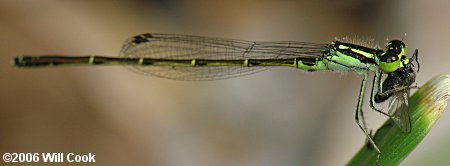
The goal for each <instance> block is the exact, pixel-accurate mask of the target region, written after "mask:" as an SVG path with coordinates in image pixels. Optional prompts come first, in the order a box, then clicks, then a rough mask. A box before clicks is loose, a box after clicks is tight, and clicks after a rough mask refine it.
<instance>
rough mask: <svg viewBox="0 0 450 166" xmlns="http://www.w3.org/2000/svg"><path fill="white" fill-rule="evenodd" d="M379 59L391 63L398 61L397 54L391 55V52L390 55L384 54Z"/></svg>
mask: <svg viewBox="0 0 450 166" xmlns="http://www.w3.org/2000/svg"><path fill="white" fill-rule="evenodd" d="M380 60H381V61H382V62H387V63H391V62H395V61H398V60H399V58H398V56H395V55H391V54H390V55H384V56H382V57H381V59H380Z"/></svg>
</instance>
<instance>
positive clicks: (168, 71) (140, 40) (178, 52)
mask: <svg viewBox="0 0 450 166" xmlns="http://www.w3.org/2000/svg"><path fill="white" fill-rule="evenodd" d="M327 48H328V45H327V44H313V43H305V42H292V41H286V42H251V41H244V40H234V39H222V38H212V37H199V36H190V35H174V34H142V35H138V36H135V37H132V38H130V39H128V40H127V41H126V42H125V44H124V46H123V48H122V50H121V52H120V56H121V57H130V58H141V57H143V58H159V59H185V60H191V59H212V60H239V59H241V60H243V59H280V58H293V57H320V56H321V55H322V53H323V52H324V51H326V50H327ZM130 68H132V70H134V71H137V72H139V73H143V74H149V75H152V76H157V77H164V78H169V79H176V80H216V79H224V78H230V77H236V76H241V75H246V74H251V73H254V72H258V71H261V70H264V69H267V68H270V67H267V66H265V67H263V66H254V67H245V66H217V67H211V66H209V67H208V66H196V67H172V66H167V67H165V66H131V67H130Z"/></svg>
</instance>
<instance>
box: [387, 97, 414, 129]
mask: <svg viewBox="0 0 450 166" xmlns="http://www.w3.org/2000/svg"><path fill="white" fill-rule="evenodd" d="M408 98H409V90H404V91H401V92H397V93H395V94H394V95H393V96H391V99H390V101H389V106H388V110H389V112H388V114H389V115H391V119H392V121H394V123H395V124H396V125H397V126H398V127H399V128H400V130H402V131H403V132H405V133H409V132H410V131H411V120H410V117H409V109H408Z"/></svg>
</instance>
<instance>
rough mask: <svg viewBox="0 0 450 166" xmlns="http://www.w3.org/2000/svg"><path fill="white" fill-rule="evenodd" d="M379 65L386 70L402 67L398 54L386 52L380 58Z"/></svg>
mask: <svg viewBox="0 0 450 166" xmlns="http://www.w3.org/2000/svg"><path fill="white" fill-rule="evenodd" d="M379 65H380V68H381V70H383V71H384V72H387V73H390V72H394V71H396V70H397V69H398V68H399V67H400V58H398V56H397V55H396V54H386V55H384V56H382V57H381V58H380V64H379Z"/></svg>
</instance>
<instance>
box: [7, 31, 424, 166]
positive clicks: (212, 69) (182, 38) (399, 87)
mask: <svg viewBox="0 0 450 166" xmlns="http://www.w3.org/2000/svg"><path fill="white" fill-rule="evenodd" d="M417 56H418V51H417V49H416V50H415V52H414V54H413V56H412V57H411V58H408V57H406V46H405V44H404V43H403V42H402V41H400V40H391V41H389V42H388V43H387V44H386V47H385V49H379V48H373V47H370V46H363V45H358V44H357V43H352V42H346V41H340V40H335V41H333V42H331V43H330V44H314V43H307V42H294V41H281V42H252V41H245V40H234V39H222V38H212V37H199V36H189V35H173V34H142V35H138V36H134V37H132V38H130V39H128V40H127V41H126V42H125V44H124V46H123V48H122V50H121V52H120V57H105V56H97V55H89V56H59V55H42V56H21V57H16V58H15V59H14V63H15V66H17V67H46V66H67V65H125V66H129V68H131V69H133V70H134V71H136V72H139V73H143V74H148V75H151V76H157V77H163V78H169V79H175V80H217V79H224V78H230V77H236V76H241V75H246V74H251V73H254V72H258V71H262V70H265V69H268V68H270V67H275V66H283V67H293V68H297V69H300V70H304V71H309V72H313V71H320V70H331V71H341V72H347V71H353V72H356V73H359V74H361V75H362V77H363V78H362V83H361V87H360V93H359V98H358V102H357V107H356V113H355V121H356V123H357V124H358V126H359V127H360V128H361V130H362V131H363V132H364V134H365V135H366V136H367V138H368V140H369V142H370V144H371V145H372V146H373V148H374V149H375V150H376V152H377V153H378V156H377V161H378V159H379V157H380V155H381V151H380V149H379V148H378V147H377V145H376V144H375V142H374V141H373V140H372V137H371V135H370V134H369V132H368V131H367V128H366V124H365V122H364V118H363V116H362V114H363V111H362V104H363V99H364V91H365V89H366V82H367V80H368V74H369V72H373V73H374V79H373V84H372V92H371V97H370V106H371V108H372V109H373V110H375V111H377V112H379V113H382V114H384V115H386V116H388V117H390V118H391V119H392V120H393V121H394V122H395V124H397V126H398V127H399V128H400V129H401V130H402V131H403V132H406V133H408V132H410V130H411V125H410V119H409V110H408V105H407V104H408V103H407V101H408V96H409V90H410V88H411V85H412V84H413V83H414V82H415V72H414V70H413V68H412V67H413V64H412V63H413V61H414V60H416V61H417ZM383 75H387V77H386V76H383ZM383 79H384V80H383ZM382 80H383V81H382ZM387 99H390V102H389V106H388V113H385V112H383V111H381V110H380V109H377V108H376V107H375V104H374V102H375V103H381V102H384V101H386V100H387ZM360 118H361V119H360Z"/></svg>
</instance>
